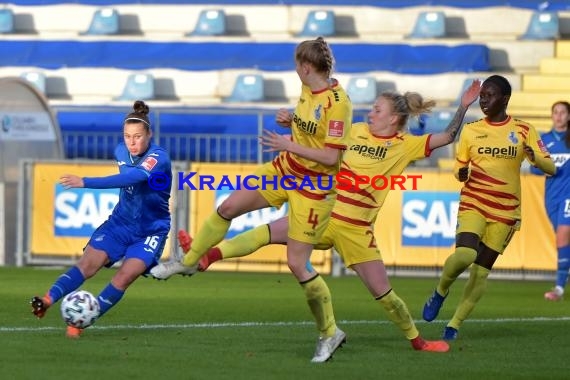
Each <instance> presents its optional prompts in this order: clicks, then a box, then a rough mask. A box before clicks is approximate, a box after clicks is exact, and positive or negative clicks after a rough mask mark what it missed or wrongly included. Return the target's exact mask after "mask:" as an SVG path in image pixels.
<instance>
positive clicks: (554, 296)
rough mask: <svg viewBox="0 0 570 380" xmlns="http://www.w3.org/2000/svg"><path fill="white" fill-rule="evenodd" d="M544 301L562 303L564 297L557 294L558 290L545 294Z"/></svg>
mask: <svg viewBox="0 0 570 380" xmlns="http://www.w3.org/2000/svg"><path fill="white" fill-rule="evenodd" d="M544 299H545V300H547V301H562V299H564V295H562V294H560V293H559V292H557V291H556V289H553V290H550V291H548V292H546V293H544Z"/></svg>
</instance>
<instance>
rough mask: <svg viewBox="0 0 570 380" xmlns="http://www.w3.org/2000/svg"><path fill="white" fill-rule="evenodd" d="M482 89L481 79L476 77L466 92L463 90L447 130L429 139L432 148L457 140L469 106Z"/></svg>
mask: <svg viewBox="0 0 570 380" xmlns="http://www.w3.org/2000/svg"><path fill="white" fill-rule="evenodd" d="M480 90H481V81H480V80H479V79H475V80H474V81H473V82H472V83H471V85H470V86H469V87H468V88H467V89H466V90H465V92H463V95H462V96H461V104H460V105H459V107H457V111H456V112H455V115H454V116H453V119H452V120H451V121H450V122H449V125H448V126H447V128H445V131H443V132H441V133H434V134H433V135H432V136H431V139H430V141H429V148H430V150H433V149H436V148H439V147H442V146H444V145H448V144H451V143H452V142H453V141H455V138H456V137H457V134H458V133H459V130H460V129H461V126H462V125H463V118H464V117H465V114H466V113H467V110H468V109H469V106H470V105H471V104H472V103H473V102H474V101H475V100H477V98H478V97H479V91H480Z"/></svg>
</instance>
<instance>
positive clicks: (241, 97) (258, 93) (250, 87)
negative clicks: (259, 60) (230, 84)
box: [223, 74, 265, 102]
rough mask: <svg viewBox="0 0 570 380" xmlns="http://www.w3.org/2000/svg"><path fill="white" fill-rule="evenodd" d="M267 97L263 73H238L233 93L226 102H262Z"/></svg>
mask: <svg viewBox="0 0 570 380" xmlns="http://www.w3.org/2000/svg"><path fill="white" fill-rule="evenodd" d="M264 99H265V94H264V89H263V77H262V76H261V74H240V75H238V77H237V79H236V82H235V85H234V89H233V91H232V94H231V95H230V96H229V97H227V98H224V99H223V100H224V102H261V101H263V100H264Z"/></svg>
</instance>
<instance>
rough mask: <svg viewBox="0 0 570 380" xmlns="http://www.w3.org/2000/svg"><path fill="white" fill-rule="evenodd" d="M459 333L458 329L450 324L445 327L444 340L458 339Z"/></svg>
mask: <svg viewBox="0 0 570 380" xmlns="http://www.w3.org/2000/svg"><path fill="white" fill-rule="evenodd" d="M457 334H458V331H457V329H455V328H453V327H450V326H445V329H443V340H455V339H457Z"/></svg>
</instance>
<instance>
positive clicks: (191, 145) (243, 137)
mask: <svg viewBox="0 0 570 380" xmlns="http://www.w3.org/2000/svg"><path fill="white" fill-rule="evenodd" d="M277 108H278V107H274V108H243V107H235V106H234V107H211V108H158V107H156V108H154V109H153V112H151V114H150V115H149V116H150V119H151V123H152V129H153V136H154V141H155V142H156V143H157V144H158V145H160V146H162V147H163V148H165V149H166V150H167V151H168V152H169V153H170V155H171V159H172V160H177V161H194V162H233V163H262V162H266V161H269V160H271V159H272V158H273V157H274V155H275V154H274V153H268V152H263V149H262V147H261V146H260V145H259V141H258V137H259V136H260V135H261V133H262V131H263V129H266V128H267V129H274V128H276V127H277V124H276V123H275V122H274V121H273V122H268V119H270V118H271V119H272V118H273V116H274V115H275V112H276V111H277ZM125 109H126V110H127V111H128V107H109V106H106V107H105V106H96V107H95V106H94V107H56V108H55V109H54V110H55V111H56V113H57V112H85V113H90V114H92V113H114V114H119V115H120V113H121V112H124V113H125V114H126V111H125ZM367 112H368V110H364V109H361V110H356V111H355V112H354V115H355V120H364V119H365V117H366V114H367ZM178 114H180V115H185V116H188V115H214V116H215V115H224V116H226V117H227V116H228V115H240V116H243V115H250V116H253V117H254V119H255V120H256V126H255V128H251V129H252V130H255V131H256V133H255V134H254V133H252V134H226V133H224V134H221V133H193V132H190V131H191V130H192V127H191V125H189V126H188V128H184V129H186V130H188V131H189V132H176V133H172V132H166V131H165V130H168V129H169V128H167V127H165V126H163V125H162V118H163V116H172V115H178ZM272 120H273V119H272ZM121 123H122V119H120V118H118V120H117V129H116V132H114V131H112V132H109V131H106V132H105V131H97V130H94V129H95V128H94V127H93V126H92V125H86V126H85V129H84V130H78V128H77V127H75V130H73V131H72V130H68V129H67V128H66V126H65V125H63V126H62V139H63V145H64V151H65V157H66V158H69V159H100V160H110V159H113V152H114V149H115V147H116V145H117V144H118V143H119V142H121V141H122V138H123V137H122V131H121V125H122V124H121Z"/></svg>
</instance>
